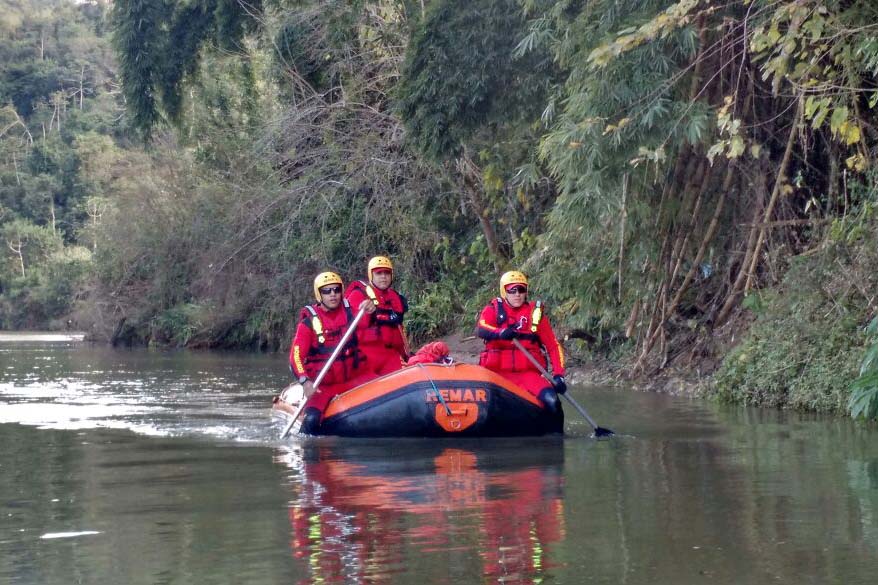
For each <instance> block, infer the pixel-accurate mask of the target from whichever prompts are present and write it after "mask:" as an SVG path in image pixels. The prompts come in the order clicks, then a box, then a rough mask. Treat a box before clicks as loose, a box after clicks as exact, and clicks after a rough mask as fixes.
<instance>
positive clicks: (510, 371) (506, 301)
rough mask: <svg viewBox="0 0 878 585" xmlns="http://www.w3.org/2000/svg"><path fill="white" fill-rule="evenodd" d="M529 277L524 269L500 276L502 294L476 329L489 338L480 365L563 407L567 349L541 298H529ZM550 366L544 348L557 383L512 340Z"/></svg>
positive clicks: (482, 314)
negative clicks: (538, 299) (563, 347)
mask: <svg viewBox="0 0 878 585" xmlns="http://www.w3.org/2000/svg"><path fill="white" fill-rule="evenodd" d="M527 292H528V281H527V276H525V275H524V273H522V272H519V271H517V270H511V271H509V272H506V273H504V274H503V276H501V277H500V296H499V297H497V298H495V299H494V300H492V301H491V302H490V303H489V304H488V306H486V307H485V308H484V309H482V313H481V315H479V322H478V325H477V327H476V333H477V334H478V336H479V337H481V338H482V339H484V340H485V349H484V351H482V353H481V355H480V356H479V365H480V366H483V367H485V368H488V369H489V370H492V371H494V372H497V373H498V374H500V375H502V376H504V377H506V378H508V379H509V380H512V381H513V382H515V383H516V384H518V385H519V386H521V387H522V388H524V389H525V390H527V391H528V392H530V393H531V394H533V395H534V396H536V397H538V398H539V399H540V400H542V401H543V403H545V404H546V405H547V406H548V407H549V408H550V409H552V410H554V409H556V408H560V404H559V401H558V396H557V395H558V394H563V393H564V392H566V391H567V383H566V382H565V380H564V350H563V349H562V348H561V344H560V343H559V342H558V339H557V338H556V337H555V332H554V331H553V330H552V326H551V325H550V324H549V319H548V317H546V316H545V314H544V313H545V308H544V307H543V304H542V302H541V301H528V300H527ZM513 339H517V340H518V341H519V342H520V343H521V345H522V346H524V348H525V350H526V351H527V352H528V353H530V354H531V355H532V356H533V357H535V358H536V360H537V362H539V363H541V364H542V365H543V366H544V367H545V368H546V369H548V365H549V364H547V363H546V358H545V356H544V355H543V351H544V350H545V352H546V353H547V354H548V356H549V361H550V362H551V366H552V373H553V374H554V376H553V379H554V384H548V382H547V381H546V380H545V378H543V376H542V375H541V374H540V372H539V370H537V368H536V367H534V365H533V364H532V363H531V361H530V360H529V359H527V356H525V355H523V354H522V351H521V350H520V349H518V348H517V347H515V345H514V344H513V342H512V340H513Z"/></svg>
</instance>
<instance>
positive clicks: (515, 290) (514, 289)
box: [506, 286, 527, 295]
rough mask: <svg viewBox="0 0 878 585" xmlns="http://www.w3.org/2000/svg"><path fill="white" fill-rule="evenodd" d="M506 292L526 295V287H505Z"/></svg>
mask: <svg viewBox="0 0 878 585" xmlns="http://www.w3.org/2000/svg"><path fill="white" fill-rule="evenodd" d="M506 292H507V293H512V294H514V295H519V294H521V295H526V294H527V287H526V286H513V287H512V288H507V289H506Z"/></svg>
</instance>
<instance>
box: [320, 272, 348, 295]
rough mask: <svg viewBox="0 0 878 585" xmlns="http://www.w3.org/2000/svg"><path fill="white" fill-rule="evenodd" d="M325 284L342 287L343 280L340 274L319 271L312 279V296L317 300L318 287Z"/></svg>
mask: <svg viewBox="0 0 878 585" xmlns="http://www.w3.org/2000/svg"><path fill="white" fill-rule="evenodd" d="M327 284H337V285H339V286H341V287H342V288H344V282H343V281H342V279H341V276H339V275H338V274H336V273H335V272H321V273H320V274H318V275H317V277H316V278H315V279H314V298H315V299H317V300H318V301H319V300H320V289H321V288H323V287H324V286H326V285H327Z"/></svg>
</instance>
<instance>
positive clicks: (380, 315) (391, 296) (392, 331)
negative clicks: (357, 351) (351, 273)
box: [345, 280, 408, 357]
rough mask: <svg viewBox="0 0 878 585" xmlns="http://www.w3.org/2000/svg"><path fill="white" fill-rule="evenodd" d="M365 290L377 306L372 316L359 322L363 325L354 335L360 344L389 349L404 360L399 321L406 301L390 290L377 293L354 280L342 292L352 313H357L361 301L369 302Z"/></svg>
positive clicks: (403, 345)
mask: <svg viewBox="0 0 878 585" xmlns="http://www.w3.org/2000/svg"><path fill="white" fill-rule="evenodd" d="M367 288H368V289H371V290H372V293H373V294H374V295H375V299H376V300H377V301H378V305H377V306H376V308H375V312H374V313H372V314H371V315H366V316H365V317H364V318H363V321H364V322H365V323H366V325H365V327H364V328H363V329H361V330H358V331H357V338H358V340H359V342H360V344H362V345H364V346H366V345H380V346H383V347H388V348H393V349H395V350H396V351H398V352H399V354H400V355H401V356H403V357H406V342H405V338H404V337H403V325H402V320H403V318H404V316H405V313H406V311H408V302H407V301H406V298H405V297H404V296H402V295H401V294H399V293H398V292H396V291H395V290H394V289H393V288H388V289H387V290H380V289H378V288H377V287H374V286H371V285H369V284H368V283H366V282H364V281H362V280H355V281H354V282H352V283H351V284H350V285H348V290H347V291H346V292H345V298H346V299H347V301H348V302H349V303H350V304H351V307H352V308H353V309H354V310H355V311H356V310H358V309H359V307H360V304H361V303H362V302H363V301H364V300H366V299H371V296H370V295H369V293H368V291H367ZM373 302H374V301H373Z"/></svg>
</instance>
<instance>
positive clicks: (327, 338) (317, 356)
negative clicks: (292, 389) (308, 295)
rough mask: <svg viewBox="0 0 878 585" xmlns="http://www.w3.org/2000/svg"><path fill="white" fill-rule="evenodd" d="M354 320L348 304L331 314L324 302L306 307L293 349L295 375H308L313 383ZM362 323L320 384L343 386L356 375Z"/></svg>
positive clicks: (292, 359) (297, 328)
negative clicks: (342, 384) (358, 336)
mask: <svg viewBox="0 0 878 585" xmlns="http://www.w3.org/2000/svg"><path fill="white" fill-rule="evenodd" d="M351 321H353V313H352V311H351V308H350V306H349V305H348V304H347V303H346V302H345V303H342V304H341V305H339V307H338V308H336V309H334V310H332V311H329V310H327V309H326V307H324V306H323V305H322V304H321V303H315V304H313V305H308V306H306V307H304V308H303V309H302V312H301V313H300V314H299V325H298V326H297V327H296V336H295V338H294V339H293V345H292V347H290V367H291V368H292V369H293V373H294V374H295V376H296V377H301V376H306V377H307V378H308V379H310V380H312V381H314V380H315V379H316V378H317V376H318V374H319V373H320V370H321V369H322V368H323V365H324V364H325V363H326V361H327V360H328V359H329V356H330V355H332V352H333V350H334V349H335V348H336V347H337V346H338V344H339V342H340V341H341V338H342V336H343V335H344V333H345V331H347V329H348V324H349V323H350V322H351ZM363 321H364V320H363V319H361V320H360V324H359V325H358V326H357V330H358V331H357V333H356V334H354V335H352V336H351V338H350V339H349V340H348V342H347V343H346V344H345V348H344V349H343V350H342V351H341V353H340V354H339V355H338V357H337V358H336V359H335V361H334V362H333V363H332V366H330V368H329V371H328V372H327V373H326V376H325V377H324V378H323V380H322V381H321V384H340V383H342V382H345V381H346V380H347V379H349V378H351V377H352V376H353V375H354V372H355V370H356V369H357V368H358V366H359V361H360V356H359V352H358V350H357V335H359V331H360V327H362V323H363ZM319 329H322V332H320V331H318V330H319Z"/></svg>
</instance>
